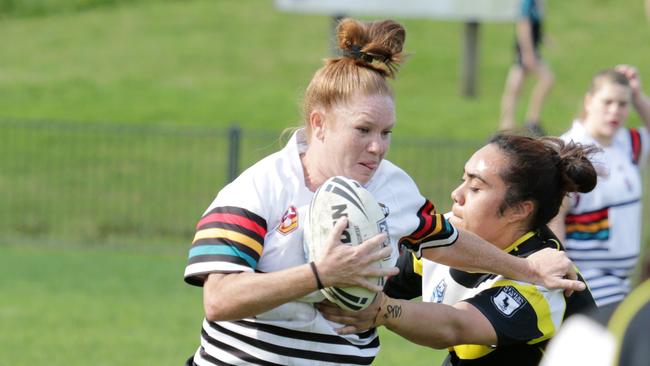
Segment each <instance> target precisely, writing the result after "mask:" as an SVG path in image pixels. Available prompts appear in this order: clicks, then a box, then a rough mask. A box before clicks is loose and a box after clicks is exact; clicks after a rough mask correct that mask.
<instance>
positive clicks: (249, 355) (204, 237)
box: [185, 130, 458, 366]
mask: <svg viewBox="0 0 650 366" xmlns="http://www.w3.org/2000/svg"><path fill="white" fill-rule="evenodd" d="M306 148H307V145H306V142H305V136H304V131H303V130H299V131H297V132H296V133H295V134H294V135H293V136H292V138H291V140H290V141H289V143H288V144H287V146H286V147H285V148H284V149H282V150H281V151H279V152H277V153H275V154H272V155H270V156H268V157H266V158H264V159H263V160H261V161H259V162H258V163H257V164H255V165H254V166H252V167H251V168H249V169H247V170H246V171H245V172H243V173H242V174H241V175H240V176H239V177H238V178H237V179H236V180H235V181H233V182H232V183H230V184H228V185H227V186H226V187H224V188H223V189H222V190H221V191H220V192H219V193H218V195H217V197H216V198H215V200H214V201H213V202H212V204H211V205H210V206H209V207H208V209H207V210H206V211H205V214H204V215H203V217H202V218H201V220H200V221H199V223H198V225H197V227H196V235H195V237H194V241H193V243H192V246H191V248H190V251H189V260H188V264H187V267H186V268H185V281H186V282H188V283H190V284H193V285H197V286H201V285H202V284H203V281H204V280H205V278H206V276H207V275H208V274H209V273H213V272H223V273H232V272H253V271H256V272H273V271H279V270H282V269H286V268H290V267H294V266H298V265H302V264H305V263H306V254H305V250H304V247H303V225H304V223H303V219H304V217H305V213H306V212H307V208H308V206H309V203H310V201H311V199H312V196H313V192H311V191H310V190H309V189H308V188H307V187H306V186H305V181H304V173H303V168H302V165H301V162H300V153H302V152H304V151H305V150H306ZM366 188H367V189H368V190H369V191H370V193H372V194H373V196H374V197H375V198H376V199H377V201H378V202H380V203H382V204H383V205H385V206H386V207H387V208H388V217H387V223H388V232H389V237H390V241H391V244H392V246H393V252H392V255H391V257H390V258H389V259H388V262H389V263H390V265H394V264H395V261H396V259H397V256H398V247H397V243H398V242H400V240H408V241H409V242H411V243H418V242H427V243H434V244H433V245H434V246H435V245H440V246H442V245H450V244H452V243H453V242H454V241H455V238H457V236H458V233H457V231H456V229H455V228H453V226H451V225H449V224H448V222H447V221H446V219H445V218H444V217H442V216H441V215H439V214H436V212H435V209H434V206H433V205H432V204H431V202H429V201H428V200H426V199H425V198H424V197H422V195H421V194H420V193H419V192H418V189H417V187H416V185H415V183H414V182H413V180H412V179H411V178H410V177H409V176H408V175H407V174H406V173H405V172H404V171H402V170H401V169H399V168H398V167H396V166H395V165H394V164H392V163H390V162H389V161H386V160H384V161H382V163H381V164H380V166H379V168H378V170H377V172H376V173H375V174H374V176H373V177H372V179H371V180H370V181H369V182H368V184H367V185H366ZM242 291H255V289H254V288H251V289H242ZM309 298H310V297H309V296H308V297H306V298H303V299H301V300H302V301H292V302H289V303H286V304H284V305H281V306H279V307H277V308H275V309H272V310H270V311H268V312H266V313H263V314H258V315H257V316H255V317H251V318H247V319H240V320H237V321H220V322H210V321H207V320H205V319H204V320H203V327H202V331H201V345H200V347H199V348H198V350H197V351H196V353H195V355H194V363H195V364H196V365H201V366H204V365H243V364H247V365H249V364H256V365H333V364H349V365H369V364H371V363H372V361H373V359H374V357H375V355H376V354H377V352H378V351H379V339H378V336H377V333H376V331H375V330H374V329H373V330H370V331H368V332H365V333H361V334H353V335H346V336H342V335H338V334H337V333H336V332H335V330H334V329H335V328H338V327H340V326H341V325H340V324H335V323H331V322H329V321H328V320H326V319H325V318H324V317H323V316H322V315H321V314H320V313H319V312H318V311H317V310H316V309H315V308H314V306H313V304H312V302H311V301H315V300H309ZM313 298H314V299H317V298H318V296H314V297H313ZM224 301H227V300H224Z"/></svg>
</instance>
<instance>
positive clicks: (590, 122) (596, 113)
mask: <svg viewBox="0 0 650 366" xmlns="http://www.w3.org/2000/svg"><path fill="white" fill-rule="evenodd" d="M630 99H631V91H630V89H629V88H628V87H626V86H623V85H620V84H616V83H611V82H605V83H604V84H603V85H602V86H601V87H600V89H598V90H597V91H596V92H595V93H594V94H592V95H587V96H586V97H585V111H586V118H585V120H584V126H585V129H586V130H587V132H588V133H589V134H590V135H591V136H592V137H594V138H595V139H596V140H597V141H599V142H601V143H605V144H609V143H610V142H611V140H612V138H613V137H614V134H616V132H617V131H618V129H619V128H620V127H621V126H623V125H624V124H625V121H626V120H627V117H628V115H629V112H630Z"/></svg>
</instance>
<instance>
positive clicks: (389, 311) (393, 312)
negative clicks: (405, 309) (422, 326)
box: [384, 305, 402, 320]
mask: <svg viewBox="0 0 650 366" xmlns="http://www.w3.org/2000/svg"><path fill="white" fill-rule="evenodd" d="M401 316H402V306H401V305H388V306H386V312H385V313H384V320H389V319H397V318H399V317H401Z"/></svg>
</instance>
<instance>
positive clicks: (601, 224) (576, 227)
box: [566, 220, 609, 233]
mask: <svg viewBox="0 0 650 366" xmlns="http://www.w3.org/2000/svg"><path fill="white" fill-rule="evenodd" d="M603 229H609V220H602V221H598V222H594V223H591V224H569V225H567V226H566V231H567V232H572V231H584V232H590V233H594V232H596V231H600V230H603Z"/></svg>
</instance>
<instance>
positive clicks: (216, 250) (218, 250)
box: [189, 245, 257, 268]
mask: <svg viewBox="0 0 650 366" xmlns="http://www.w3.org/2000/svg"><path fill="white" fill-rule="evenodd" d="M205 255H217V256H230V257H234V258H241V259H243V260H245V261H246V263H248V265H249V266H251V268H255V267H256V266H257V260H256V259H254V258H252V257H251V256H249V255H248V254H246V253H244V252H242V251H241V250H239V249H237V248H235V247H231V246H227V245H201V246H196V247H193V248H191V249H190V255H189V258H190V260H191V259H192V258H194V257H198V256H205ZM233 262H238V261H237V260H234V261H233Z"/></svg>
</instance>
